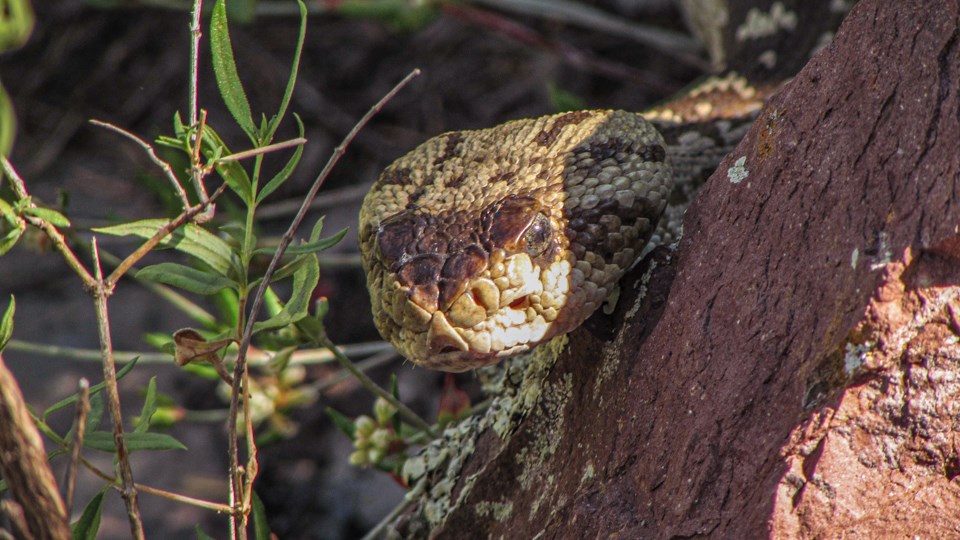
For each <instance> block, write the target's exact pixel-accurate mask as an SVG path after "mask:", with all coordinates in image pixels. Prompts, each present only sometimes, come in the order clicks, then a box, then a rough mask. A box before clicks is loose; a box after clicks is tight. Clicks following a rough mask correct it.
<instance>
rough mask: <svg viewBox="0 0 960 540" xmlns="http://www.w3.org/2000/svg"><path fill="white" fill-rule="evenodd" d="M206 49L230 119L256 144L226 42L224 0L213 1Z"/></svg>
mask: <svg viewBox="0 0 960 540" xmlns="http://www.w3.org/2000/svg"><path fill="white" fill-rule="evenodd" d="M210 51H211V53H213V73H214V75H216V78H217V87H218V88H219V89H220V95H221V96H223V102H224V103H226V105H227V109H228V110H229V111H230V114H231V115H233V119H234V120H236V121H237V124H239V125H240V127H241V128H242V129H243V131H244V132H246V134H247V136H248V137H250V140H251V141H253V142H254V143H256V142H257V141H256V127H255V126H254V125H253V117H252V116H251V115H250V103H249V102H247V94H246V93H245V92H244V91H243V85H242V84H241V83H240V75H239V74H238V73H237V64H236V62H235V61H234V59H233V46H232V45H231V44H230V30H229V29H228V25H227V8H226V4H225V2H224V0H217V3H216V4H215V5H214V6H213V14H212V15H211V17H210Z"/></svg>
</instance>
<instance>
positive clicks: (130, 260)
mask: <svg viewBox="0 0 960 540" xmlns="http://www.w3.org/2000/svg"><path fill="white" fill-rule="evenodd" d="M226 187H227V184H226V183H223V184H221V185H220V187H219V188H217V190H216V191H215V192H213V196H212V197H210V198H209V199H207V200H206V201H204V202H201V203H200V204H198V205H196V206H194V207H192V208H190V209H189V210H187V211H185V212H183V213H181V214H180V215H179V216H177V217H176V218H175V219H173V220H171V221H169V222H167V224H166V225H164V226H163V227H160V230H158V231H157V232H156V233H154V235H153V236H151V237H150V239H149V240H147V241H145V242H144V243H142V244H140V247H138V248H137V249H136V250H134V252H133V253H131V254H130V255H127V258H125V259H124V260H123V261H121V262H120V264H118V265H117V267H116V268H114V269H113V272H111V273H110V276H109V277H108V278H107V279H106V281H104V282H103V284H104V286H105V287H107V289H108V290H109V291H112V290H113V287H114V286H116V284H117V281H119V280H120V278H121V277H123V275H124V274H126V273H127V271H129V270H130V268H131V267H132V266H133V265H134V264H136V263H137V261H139V260H140V259H142V258H143V257H144V256H145V255H146V254H147V253H150V251H152V250H153V248H155V247H157V244H159V243H160V242H162V241H163V239H164V238H166V237H167V236H169V235H170V234H171V233H172V232H173V231H175V230H177V229H178V228H179V227H180V226H181V225H183V224H184V223H186V222H188V221H190V220H191V219H193V218H194V217H195V216H198V215H200V213H202V212H203V211H204V210H206V209H207V208H208V207H210V206H212V205H213V202H214V201H216V200H217V198H219V197H220V195H222V194H223V191H224V190H225V189H226Z"/></svg>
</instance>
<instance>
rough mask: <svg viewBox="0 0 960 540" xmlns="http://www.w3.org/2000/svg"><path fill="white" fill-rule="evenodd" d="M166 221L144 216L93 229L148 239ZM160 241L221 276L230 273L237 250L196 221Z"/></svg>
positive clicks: (162, 245)
mask: <svg viewBox="0 0 960 540" xmlns="http://www.w3.org/2000/svg"><path fill="white" fill-rule="evenodd" d="M167 223H168V222H167V220H165V219H143V220H140V221H134V222H131V223H121V224H120V225H113V226H110V227H98V228H96V229H93V231H94V232H98V233H101V234H109V235H112V236H136V237H138V238H143V239H147V238H151V237H153V235H154V234H156V233H157V231H158V230H160V228H162V227H163V226H165V225H166V224H167ZM159 245H160V247H165V248H173V249H176V250H177V251H181V252H183V253H186V254H188V255H192V256H194V257H196V258H198V259H200V260H201V261H203V262H204V263H206V264H207V265H209V266H210V268H213V269H214V270H216V271H217V272H218V273H219V274H220V275H222V276H229V275H230V270H231V269H233V268H234V254H233V250H231V249H230V245H229V244H227V243H226V242H224V241H223V240H222V239H221V238H220V237H218V236H217V235H215V234H213V233H211V232H209V231H207V230H206V229H204V228H202V227H200V226H198V225H194V224H193V223H188V224H186V225H184V226H182V227H180V228H178V229H177V230H175V231H173V232H172V233H170V234H169V235H168V236H167V237H166V238H164V239H163V241H161V242H160V244H159Z"/></svg>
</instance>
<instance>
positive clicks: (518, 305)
mask: <svg viewBox="0 0 960 540" xmlns="http://www.w3.org/2000/svg"><path fill="white" fill-rule="evenodd" d="M528 307H530V297H529V296H528V295H526V294H525V295H523V296H521V297H520V298H517V299H516V300H514V301H513V302H510V309H520V310H523V309H527V308H528Z"/></svg>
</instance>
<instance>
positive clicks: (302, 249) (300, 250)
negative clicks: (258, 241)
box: [254, 228, 347, 255]
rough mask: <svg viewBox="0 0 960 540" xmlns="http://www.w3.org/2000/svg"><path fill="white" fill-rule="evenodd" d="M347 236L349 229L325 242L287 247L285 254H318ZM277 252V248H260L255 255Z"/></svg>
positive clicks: (319, 241)
mask: <svg viewBox="0 0 960 540" xmlns="http://www.w3.org/2000/svg"><path fill="white" fill-rule="evenodd" d="M346 234H347V229H346V228H344V229H342V230H340V231H338V232H337V234H334V235H333V236H331V237H329V238H324V239H323V240H317V241H316V242H307V243H305V244H300V245H296V246H289V247H287V250H286V251H284V254H285V255H288V254H289V255H303V254H305V253H316V252H318V251H323V250H326V249H330V248H331V247H333V246H335V245H337V243H339V242H340V240H343V237H344V236H345V235H346ZM276 251H277V248H275V247H272V248H260V249H257V250H256V251H254V253H256V254H258V255H260V254H264V255H273V254H274V253H276Z"/></svg>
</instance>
